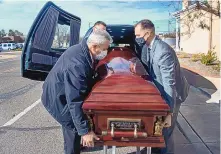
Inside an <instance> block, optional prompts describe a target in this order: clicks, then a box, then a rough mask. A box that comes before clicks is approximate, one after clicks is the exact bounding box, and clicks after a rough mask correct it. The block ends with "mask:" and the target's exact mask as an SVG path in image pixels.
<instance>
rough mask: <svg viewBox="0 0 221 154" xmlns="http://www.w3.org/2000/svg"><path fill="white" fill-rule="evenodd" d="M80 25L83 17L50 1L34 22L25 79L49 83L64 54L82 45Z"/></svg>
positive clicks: (25, 53) (23, 67)
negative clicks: (52, 72) (69, 48)
mask: <svg viewBox="0 0 221 154" xmlns="http://www.w3.org/2000/svg"><path fill="white" fill-rule="evenodd" d="M80 26H81V19H80V18H79V17H77V16H74V15H72V14H70V13H68V12H66V11H64V10H62V9H61V8H60V7H58V6H56V5H55V4H54V3H52V2H47V3H46V4H45V5H44V6H43V8H42V9H41V10H40V12H39V14H38V15H37V17H36V19H35V20H34V22H33V24H32V26H31V28H30V30H29V33H28V36H27V39H26V42H25V46H24V48H23V51H22V56H21V75H22V77H25V78H29V79H32V80H45V78H46V76H47V74H48V72H49V71H50V70H51V69H52V67H53V66H54V64H55V63H56V61H57V60H58V58H59V57H60V56H61V54H62V53H63V52H64V51H65V50H66V49H67V48H68V47H70V46H72V45H75V44H77V43H78V42H79V33H80ZM70 36H71V37H70Z"/></svg>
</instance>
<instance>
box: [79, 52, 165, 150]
mask: <svg viewBox="0 0 221 154" xmlns="http://www.w3.org/2000/svg"><path fill="white" fill-rule="evenodd" d="M114 57H122V58H124V59H126V60H128V59H130V58H132V57H133V54H131V52H130V51H129V50H128V51H127V50H126V51H123V52H122V51H118V50H116V49H115V51H114V52H111V53H110V54H108V56H107V57H106V58H105V59H103V60H102V61H100V62H99V64H98V67H97V68H99V67H100V68H102V69H100V70H99V69H98V70H99V71H101V72H100V73H101V74H102V73H103V74H104V72H106V74H108V73H107V70H105V68H106V67H102V66H103V64H105V63H108V62H110V60H111V59H113V58H114ZM83 110H84V112H85V113H86V114H87V117H88V118H89V120H90V124H91V125H90V126H91V128H92V129H93V130H94V132H95V133H96V135H98V136H99V137H100V138H101V139H100V141H96V144H102V145H115V146H145V147H164V146H165V142H164V138H163V135H162V129H163V127H162V122H163V120H164V118H165V116H166V115H167V114H168V112H169V106H168V105H167V104H166V102H165V101H164V99H163V98H162V97H161V94H160V92H159V91H158V90H157V88H156V87H155V85H154V84H153V83H152V82H150V80H149V79H148V77H146V78H143V77H140V76H138V75H136V74H132V73H125V72H118V73H113V74H111V75H108V76H106V77H105V78H102V79H101V80H99V81H98V82H97V83H96V84H95V85H94V87H93V89H92V91H91V93H90V94H89V96H88V97H87V99H86V100H85V102H84V104H83Z"/></svg>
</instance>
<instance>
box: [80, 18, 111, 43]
mask: <svg viewBox="0 0 221 154" xmlns="http://www.w3.org/2000/svg"><path fill="white" fill-rule="evenodd" d="M106 28H107V25H106V23H105V22H103V21H97V22H95V24H94V26H93V28H91V29H89V30H88V31H87V33H86V34H85V36H84V39H86V40H87V39H88V37H89V36H90V34H91V33H92V32H93V31H96V30H106Z"/></svg>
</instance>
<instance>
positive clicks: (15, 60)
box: [0, 59, 17, 64]
mask: <svg viewBox="0 0 221 154" xmlns="http://www.w3.org/2000/svg"><path fill="white" fill-rule="evenodd" d="M16 60H17V59H13V60H6V61H1V62H0V64H1V63H7V62H11V61H16Z"/></svg>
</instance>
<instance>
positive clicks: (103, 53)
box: [95, 50, 107, 60]
mask: <svg viewBox="0 0 221 154" xmlns="http://www.w3.org/2000/svg"><path fill="white" fill-rule="evenodd" d="M106 56H107V50H104V51H101V53H99V54H98V55H96V56H95V59H96V60H101V59H104V57H106Z"/></svg>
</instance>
